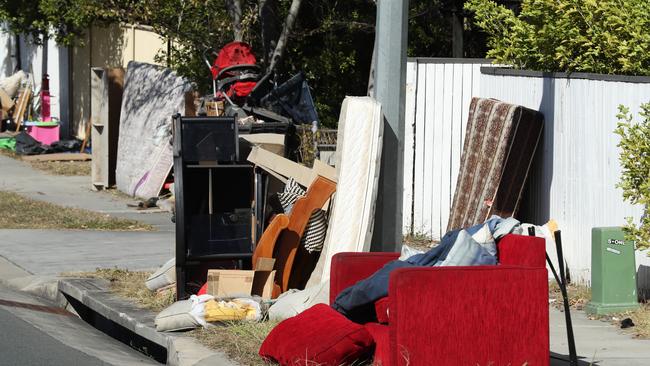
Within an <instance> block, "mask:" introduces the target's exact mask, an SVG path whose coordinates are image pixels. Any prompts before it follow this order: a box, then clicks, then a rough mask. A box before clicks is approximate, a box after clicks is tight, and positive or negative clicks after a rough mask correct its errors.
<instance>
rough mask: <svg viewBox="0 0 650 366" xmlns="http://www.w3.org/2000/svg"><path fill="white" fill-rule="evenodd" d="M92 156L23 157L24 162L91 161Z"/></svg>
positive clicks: (49, 155)
mask: <svg viewBox="0 0 650 366" xmlns="http://www.w3.org/2000/svg"><path fill="white" fill-rule="evenodd" d="M91 158H92V155H90V154H81V153H56V154H42V155H24V156H22V157H21V159H22V160H24V161H86V160H91Z"/></svg>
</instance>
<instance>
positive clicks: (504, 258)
mask: <svg viewBox="0 0 650 366" xmlns="http://www.w3.org/2000/svg"><path fill="white" fill-rule="evenodd" d="M497 248H498V257H499V264H501V265H513V266H524V267H535V268H540V267H542V268H545V267H546V241H545V240H544V239H543V238H538V237H534V236H523V235H506V236H504V237H503V238H502V239H501V240H499V243H498V244H497Z"/></svg>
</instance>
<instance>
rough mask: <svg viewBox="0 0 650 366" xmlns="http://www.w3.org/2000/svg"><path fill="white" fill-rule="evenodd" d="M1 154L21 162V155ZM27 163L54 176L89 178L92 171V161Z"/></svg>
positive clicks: (6, 151)
mask: <svg viewBox="0 0 650 366" xmlns="http://www.w3.org/2000/svg"><path fill="white" fill-rule="evenodd" d="M0 154H1V155H4V156H7V157H10V158H13V159H16V160H21V159H20V155H18V154H16V153H15V152H14V151H11V150H7V149H0ZM26 163H29V164H30V165H31V166H32V167H33V168H34V169H38V170H41V171H44V172H45V173H48V174H52V175H65V176H89V175H90V170H91V162H90V161H29V162H26Z"/></svg>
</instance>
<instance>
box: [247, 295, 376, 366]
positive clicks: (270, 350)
mask: <svg viewBox="0 0 650 366" xmlns="http://www.w3.org/2000/svg"><path fill="white" fill-rule="evenodd" d="M372 346H373V340H372V336H371V335H370V333H368V331H367V330H366V329H365V328H364V327H363V326H362V325H359V324H356V323H353V322H351V321H350V320H348V319H347V318H346V317H344V316H343V315H341V314H339V313H338V312H337V311H336V310H334V309H332V308H331V307H329V306H328V305H325V304H318V305H314V306H312V307H311V308H309V309H307V310H305V311H304V312H302V313H301V314H298V315H296V316H294V317H293V318H289V319H286V320H284V321H283V322H281V323H280V324H278V325H277V326H276V327H275V328H273V330H272V331H271V333H269V335H268V336H267V337H266V339H265V340H264V343H262V347H260V351H259V354H260V356H262V358H265V359H267V360H272V361H276V362H278V363H280V365H305V364H309V365H311V364H316V365H323V366H326V365H331V366H339V365H344V364H348V363H353V362H354V361H357V360H358V359H359V358H361V357H362V356H365V355H366V354H368V353H370V351H372Z"/></svg>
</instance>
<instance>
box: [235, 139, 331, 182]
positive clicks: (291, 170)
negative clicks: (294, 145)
mask: <svg viewBox="0 0 650 366" xmlns="http://www.w3.org/2000/svg"><path fill="white" fill-rule="evenodd" d="M248 161H250V162H251V163H253V164H255V165H257V166H259V167H260V168H262V169H264V170H266V171H269V172H273V173H277V174H279V175H282V176H284V177H287V178H289V177H291V178H293V179H294V180H295V181H296V182H297V183H298V184H300V185H302V186H304V187H309V186H310V185H311V183H312V182H313V181H314V180H315V179H316V177H318V176H319V175H321V176H323V177H325V178H327V179H329V180H331V181H334V182H336V169H334V168H332V167H329V166H328V165H327V164H324V163H323V164H319V165H317V166H318V173H316V172H315V171H314V170H313V169H309V168H308V167H306V166H304V165H300V164H298V163H296V162H294V161H291V160H289V159H286V158H284V157H282V156H280V155H276V154H274V153H272V152H270V151H267V150H264V149H262V148H260V147H258V146H255V147H253V149H252V150H251V152H250V154H249V155H248ZM325 166H327V167H329V169H328V168H326V167H325Z"/></svg>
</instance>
